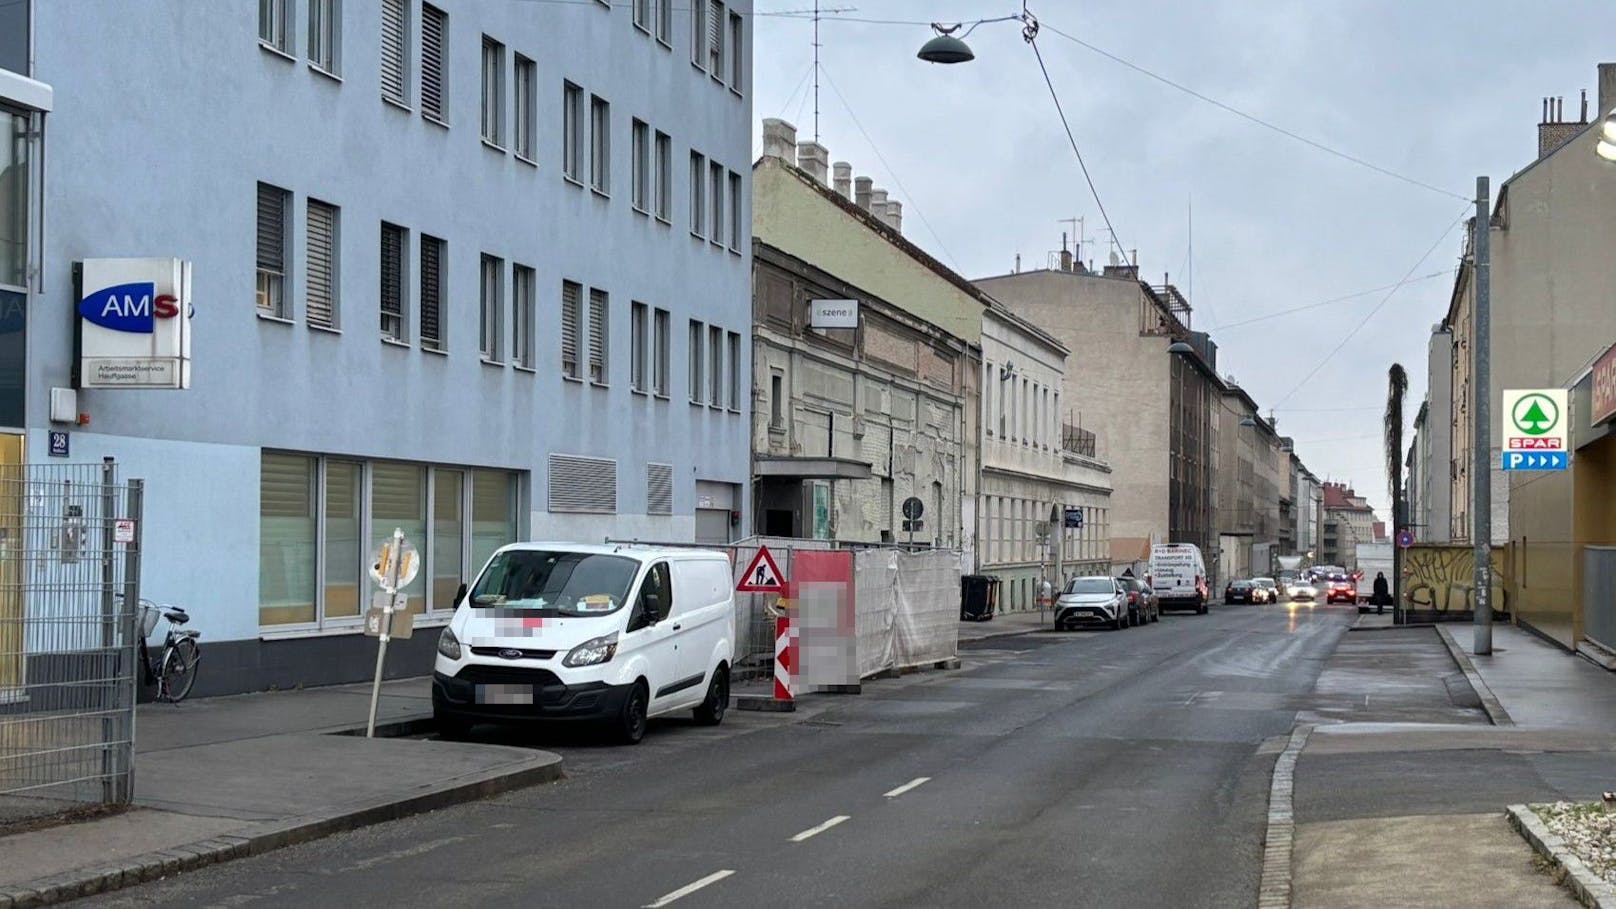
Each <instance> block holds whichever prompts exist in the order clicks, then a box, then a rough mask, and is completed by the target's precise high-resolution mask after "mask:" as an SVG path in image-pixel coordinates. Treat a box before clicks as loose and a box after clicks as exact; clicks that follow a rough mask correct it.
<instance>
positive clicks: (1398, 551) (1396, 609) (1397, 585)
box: [1392, 494, 1408, 625]
mask: <svg viewBox="0 0 1616 909" xmlns="http://www.w3.org/2000/svg"><path fill="white" fill-rule="evenodd" d="M1407 523H1408V503H1407V502H1405V501H1404V500H1403V497H1402V495H1401V494H1399V495H1398V497H1397V498H1396V499H1394V500H1393V501H1392V624H1393V625H1401V624H1403V544H1402V543H1401V542H1400V541H1399V540H1398V537H1400V536H1402V532H1403V530H1404V528H1405V526H1406V525H1407Z"/></svg>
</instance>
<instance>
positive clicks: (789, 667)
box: [774, 615, 797, 701]
mask: <svg viewBox="0 0 1616 909" xmlns="http://www.w3.org/2000/svg"><path fill="white" fill-rule="evenodd" d="M796 671H797V629H796V626H794V625H793V624H792V623H791V618H790V617H789V616H784V615H783V616H780V617H779V618H777V619H775V620H774V699H775V700H777V701H791V700H794V698H793V696H792V683H793V681H794V679H793V675H794V674H795V673H796Z"/></svg>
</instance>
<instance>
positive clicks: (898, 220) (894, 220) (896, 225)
mask: <svg viewBox="0 0 1616 909" xmlns="http://www.w3.org/2000/svg"><path fill="white" fill-rule="evenodd" d="M887 224H889V225H891V226H892V229H893V230H895V231H897V232H898V233H900V234H901V233H903V203H902V202H899V201H898V200H897V199H888V200H887Z"/></svg>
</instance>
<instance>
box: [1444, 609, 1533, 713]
mask: <svg viewBox="0 0 1616 909" xmlns="http://www.w3.org/2000/svg"><path fill="white" fill-rule="evenodd" d="M1436 633H1437V636H1438V637H1440V638H1442V643H1443V644H1446V645H1447V647H1448V656H1451V657H1453V661H1454V662H1455V663H1457V664H1459V668H1460V669H1461V670H1463V671H1464V674H1465V678H1466V679H1467V680H1469V682H1470V687H1471V689H1472V690H1474V691H1475V692H1476V697H1479V698H1481V709H1482V710H1485V711H1486V712H1487V719H1488V720H1490V721H1491V722H1492V724H1493V725H1494V726H1513V725H1515V721H1514V720H1513V719H1510V716H1509V711H1507V710H1505V709H1504V705H1503V704H1501V703H1499V702H1498V698H1497V697H1495V696H1494V695H1493V690H1492V689H1491V688H1488V687H1487V683H1486V682H1484V681H1482V678H1481V673H1479V672H1477V671H1476V664H1475V663H1472V662H1471V661H1470V654H1468V653H1465V652H1464V649H1463V648H1461V647H1460V646H1459V642H1458V641H1455V640H1454V639H1453V633H1452V632H1450V631H1448V629H1446V628H1444V627H1442V626H1441V625H1438V626H1436Z"/></svg>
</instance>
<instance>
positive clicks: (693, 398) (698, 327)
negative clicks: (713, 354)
mask: <svg viewBox="0 0 1616 909" xmlns="http://www.w3.org/2000/svg"><path fill="white" fill-rule="evenodd" d="M704 327H705V326H703V325H702V324H701V323H700V322H697V321H696V320H695V319H691V320H690V403H692V404H700V403H701V392H702V384H703V382H704V380H705V379H706V374H707V371H706V370H705V369H703V368H702V359H701V346H702V342H703V341H704V340H705V339H706V336H707V335H706V332H705V331H703V328H704Z"/></svg>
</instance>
